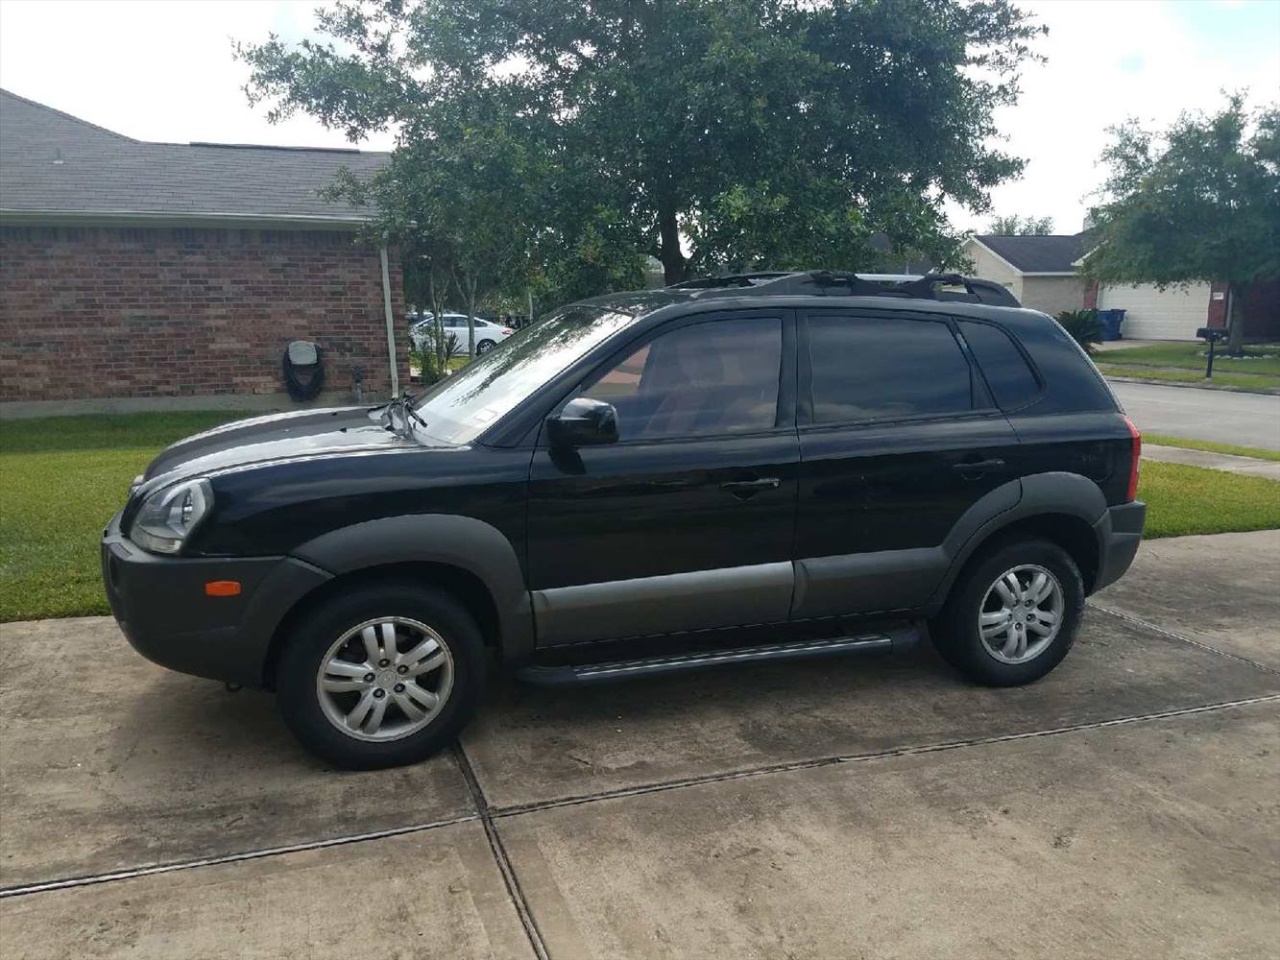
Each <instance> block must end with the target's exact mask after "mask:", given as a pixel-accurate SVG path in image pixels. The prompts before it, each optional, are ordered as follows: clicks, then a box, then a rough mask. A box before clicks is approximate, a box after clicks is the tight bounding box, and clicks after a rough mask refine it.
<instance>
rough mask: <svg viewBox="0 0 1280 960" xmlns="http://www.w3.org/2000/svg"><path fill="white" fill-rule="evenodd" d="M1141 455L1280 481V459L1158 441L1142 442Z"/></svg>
mask: <svg viewBox="0 0 1280 960" xmlns="http://www.w3.org/2000/svg"><path fill="white" fill-rule="evenodd" d="M1142 457H1143V459H1144V460H1159V461H1161V462H1162V463H1185V464H1187V465H1188V466H1191V467H1207V468H1208V469H1210V470H1225V471H1226V472H1227V473H1242V474H1245V475H1247V476H1250V477H1265V478H1266V479H1268V480H1278V481H1280V461H1275V460H1259V459H1257V458H1256V457H1237V456H1234V455H1233V454H1227V453H1210V452H1209V451H1208V450H1188V449H1185V448H1183V447H1166V446H1162V445H1160V444H1158V443H1144V444H1143V445H1142Z"/></svg>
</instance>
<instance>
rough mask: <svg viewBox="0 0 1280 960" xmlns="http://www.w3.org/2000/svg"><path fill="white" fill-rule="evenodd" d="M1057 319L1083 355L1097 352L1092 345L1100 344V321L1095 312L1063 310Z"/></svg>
mask: <svg viewBox="0 0 1280 960" xmlns="http://www.w3.org/2000/svg"><path fill="white" fill-rule="evenodd" d="M1057 319H1058V323H1060V324H1062V329H1063V330H1066V331H1067V333H1069V334H1071V339H1073V340H1074V341H1075V342H1076V343H1078V344H1080V346H1081V347H1083V348H1084V351H1085V353H1088V354H1090V355H1092V354H1093V353H1094V352H1095V351H1096V350H1097V348H1096V347H1095V346H1094V344H1097V343H1101V342H1102V321H1101V320H1099V319H1098V311H1097V310H1063V311H1062V312H1061V313H1060V314H1058V317H1057Z"/></svg>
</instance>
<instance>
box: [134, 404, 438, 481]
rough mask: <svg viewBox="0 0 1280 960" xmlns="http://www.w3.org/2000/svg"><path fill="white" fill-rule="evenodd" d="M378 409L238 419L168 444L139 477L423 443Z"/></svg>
mask: <svg viewBox="0 0 1280 960" xmlns="http://www.w3.org/2000/svg"><path fill="white" fill-rule="evenodd" d="M380 414H381V408H380V407H375V408H372V409H371V408H369V407H336V408H330V409H322V410H299V411H295V412H293V413H277V414H271V415H270V416H265V417H253V418H251V419H249V420H237V421H235V422H234V423H228V424H225V425H223V426H221V427H214V428H213V429H212V430H206V431H205V432H204V433H197V434H196V435H195V436H192V437H187V439H185V440H179V441H178V442H177V443H175V444H173V446H171V447H167V448H165V449H164V450H163V451H161V453H160V455H159V456H158V457H156V458H155V459H154V460H152V461H151V464H150V465H149V466H148V467H147V472H146V473H144V474H143V475H142V478H141V479H142V481H143V482H146V481H150V480H152V479H155V478H157V477H160V476H165V475H169V476H166V481H170V480H178V479H182V478H185V477H194V476H205V475H208V474H210V473H213V472H216V471H221V470H226V469H229V468H232V467H242V466H249V465H254V464H264V463H270V462H272V461H278V460H289V459H293V458H296V457H310V456H318V455H325V454H344V453H366V452H377V451H384V450H403V449H421V448H422V444H421V443H419V442H418V441H417V440H407V439H405V438H403V437H400V436H397V435H396V434H395V433H393V432H392V431H390V430H388V429H386V428H385V427H383V426H382V419H381V416H380Z"/></svg>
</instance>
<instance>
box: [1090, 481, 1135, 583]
mask: <svg viewBox="0 0 1280 960" xmlns="http://www.w3.org/2000/svg"><path fill="white" fill-rule="evenodd" d="M1146 522H1147V505H1146V504H1145V503H1143V502H1142V501H1141V500H1134V501H1133V502H1132V503H1122V504H1120V505H1119V506H1116V507H1108V508H1107V512H1106V513H1104V514H1103V515H1102V518H1101V519H1100V520H1099V521H1098V522H1097V523H1096V524H1094V527H1093V529H1094V532H1095V533H1096V534H1097V536H1098V575H1097V576H1096V577H1095V578H1094V582H1093V590H1092V591H1091V592H1097V591H1098V590H1101V589H1102V588H1103V587H1106V586H1110V585H1111V584H1113V583H1115V582H1116V581H1117V580H1119V579H1120V578H1121V577H1122V576H1123V575H1124V572H1125V571H1126V570H1128V569H1129V565H1130V564H1131V563H1133V558H1134V555H1135V554H1136V553H1137V552H1138V544H1140V543H1141V542H1142V528H1143V526H1144V525H1145V524H1146Z"/></svg>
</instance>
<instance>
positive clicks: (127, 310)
mask: <svg viewBox="0 0 1280 960" xmlns="http://www.w3.org/2000/svg"><path fill="white" fill-rule="evenodd" d="M386 161H387V155H386V154H380V153H364V152H360V151H358V150H317V149H294V148H279V147H261V146H247V145H239V144H212V143H188V144H174V143H149V142H143V141H138V140H134V139H131V138H129V137H126V136H123V135H121V134H119V133H115V132H113V131H110V130H105V129H103V128H101V127H98V126H95V125H93V124H91V123H87V122H85V121H83V120H80V119H77V118H76V117H72V116H69V115H68V114H65V113H62V112H60V111H58V110H54V109H52V108H50V107H47V106H44V105H42V104H39V103H35V102H33V101H31V100H27V99H25V98H23V97H19V96H16V95H14V94H12V93H9V92H7V91H0V415H10V416H19V415H29V414H36V413H54V412H79V411H81V410H94V411H102V410H113V409H115V410H137V409H148V408H151V409H166V408H168V409H177V408H184V407H185V408H210V407H223V406H225V407H233V408H239V407H244V408H255V407H257V408H283V407H288V406H289V405H291V403H292V402H293V401H292V399H291V397H290V395H289V393H287V392H286V382H285V381H286V366H287V365H286V364H285V362H284V358H285V356H286V352H287V351H288V348H289V347H290V345H291V344H295V343H296V344H314V345H315V346H316V347H317V348H318V353H314V352H313V353H309V352H308V349H306V348H303V349H295V350H294V351H293V358H294V360H295V361H296V364H297V365H296V366H295V367H293V370H292V372H293V373H294V378H293V379H294V385H295V387H296V386H299V385H301V386H303V387H306V386H313V385H314V386H318V383H317V377H316V373H317V364H316V363H309V362H307V361H308V360H315V359H318V362H319V369H322V370H323V375H324V377H323V392H321V393H320V394H319V396H317V397H316V399H317V400H318V401H321V402H325V401H335V400H340V401H348V400H351V399H353V398H355V397H356V396H357V395H359V396H362V397H364V398H376V397H386V396H388V395H389V394H390V393H391V391H392V390H394V389H397V388H398V387H399V385H400V384H401V383H406V382H407V367H408V356H407V349H408V347H407V340H406V338H405V337H403V336H399V335H398V334H399V333H400V332H401V331H399V329H398V327H397V324H400V325H402V324H403V317H404V305H403V283H402V276H401V270H400V266H399V262H398V259H397V254H396V250H395V249H394V248H388V247H386V246H385V245H379V244H377V243H371V242H370V241H369V240H368V239H367V238H366V237H365V236H364V235H363V234H362V232H361V227H362V226H364V224H365V223H366V221H367V217H368V213H367V211H362V210H359V209H354V208H352V207H350V206H348V205H345V204H339V203H332V202H329V201H327V200H325V199H322V197H321V195H320V191H321V190H322V189H323V188H325V187H326V186H328V185H330V184H332V183H333V182H334V179H335V177H336V176H337V175H338V172H339V171H340V170H342V169H343V168H346V169H348V170H350V171H352V172H353V173H355V174H357V175H360V176H368V175H370V174H372V173H373V172H374V171H376V170H377V169H378V168H379V167H380V166H382V165H383V164H385V163H386ZM298 371H302V372H301V373H299V372H298ZM305 392H306V391H304V393H305Z"/></svg>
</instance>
